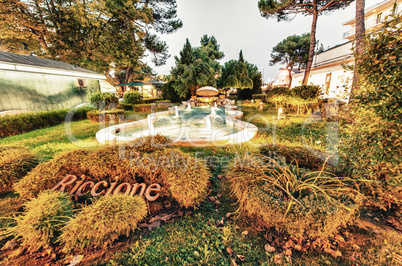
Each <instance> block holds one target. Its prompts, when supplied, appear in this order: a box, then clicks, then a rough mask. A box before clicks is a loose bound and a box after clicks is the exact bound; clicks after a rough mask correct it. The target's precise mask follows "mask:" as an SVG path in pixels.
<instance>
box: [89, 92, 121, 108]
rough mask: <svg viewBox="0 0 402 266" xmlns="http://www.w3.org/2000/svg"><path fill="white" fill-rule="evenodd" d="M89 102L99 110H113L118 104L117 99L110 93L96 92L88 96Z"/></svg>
mask: <svg viewBox="0 0 402 266" xmlns="http://www.w3.org/2000/svg"><path fill="white" fill-rule="evenodd" d="M89 100H90V102H91V103H92V104H93V105H95V107H96V108H98V109H100V110H105V109H106V110H110V109H114V108H115V107H116V106H117V105H118V104H119V99H118V98H117V97H116V96H115V95H113V94H112V93H110V92H96V93H93V94H91V95H90V98H89Z"/></svg>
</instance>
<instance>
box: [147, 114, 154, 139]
mask: <svg viewBox="0 0 402 266" xmlns="http://www.w3.org/2000/svg"><path fill="white" fill-rule="evenodd" d="M147 120H148V134H149V136H154V135H155V127H154V123H153V122H152V118H151V116H150V115H149V116H148V117H147Z"/></svg>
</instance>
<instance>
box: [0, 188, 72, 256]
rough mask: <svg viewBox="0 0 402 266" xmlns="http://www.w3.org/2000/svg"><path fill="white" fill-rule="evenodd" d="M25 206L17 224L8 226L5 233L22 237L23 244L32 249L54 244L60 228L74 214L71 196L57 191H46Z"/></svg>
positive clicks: (17, 217)
mask: <svg viewBox="0 0 402 266" xmlns="http://www.w3.org/2000/svg"><path fill="white" fill-rule="evenodd" d="M23 206H24V209H25V211H24V212H23V213H22V215H20V216H16V217H15V224H16V225H15V226H13V227H8V228H7V229H6V232H5V233H6V235H14V236H15V237H18V238H19V237H21V238H22V243H21V245H22V246H25V245H27V246H29V248H30V249H31V250H38V249H39V248H41V247H44V248H47V247H51V246H53V245H54V244H55V243H56V242H57V238H58V236H59V232H60V229H61V228H62V227H63V226H64V225H65V224H66V222H67V221H69V220H70V219H71V217H72V215H73V208H72V205H71V202H70V198H69V197H68V196H67V195H65V194H63V193H59V192H55V191H44V192H42V193H40V195H39V196H38V197H37V198H33V199H31V200H29V201H27V202H26V203H24V205H23Z"/></svg>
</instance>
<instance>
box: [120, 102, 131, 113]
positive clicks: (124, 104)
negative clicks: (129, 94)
mask: <svg viewBox="0 0 402 266" xmlns="http://www.w3.org/2000/svg"><path fill="white" fill-rule="evenodd" d="M120 105H121V107H122V108H123V109H124V111H132V110H133V105H132V104H130V103H120Z"/></svg>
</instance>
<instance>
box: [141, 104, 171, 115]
mask: <svg viewBox="0 0 402 266" xmlns="http://www.w3.org/2000/svg"><path fill="white" fill-rule="evenodd" d="M169 106H170V105H168V106H162V107H158V105H154V104H136V105H134V111H135V112H138V113H144V112H151V111H152V109H153V110H154V111H155V112H158V111H165V110H167V109H168V107H169Z"/></svg>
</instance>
